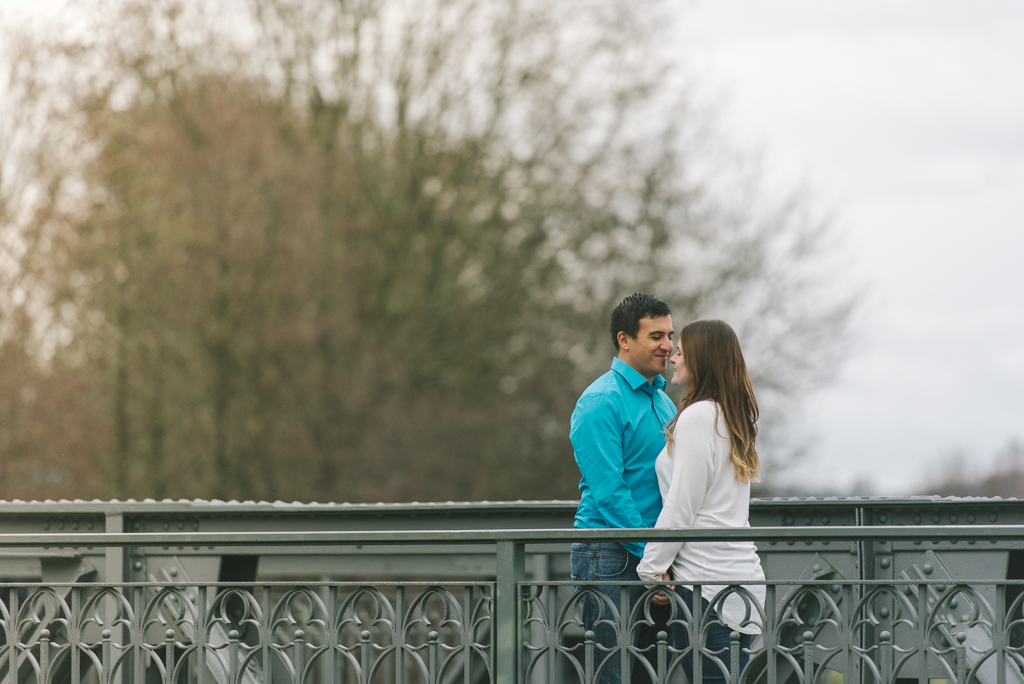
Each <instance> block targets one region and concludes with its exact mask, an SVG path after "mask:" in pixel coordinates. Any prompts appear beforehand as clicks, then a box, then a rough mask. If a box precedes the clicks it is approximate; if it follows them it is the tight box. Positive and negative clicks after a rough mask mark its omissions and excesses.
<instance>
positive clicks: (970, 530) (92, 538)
mask: <svg viewBox="0 0 1024 684" xmlns="http://www.w3.org/2000/svg"><path fill="white" fill-rule="evenodd" d="M653 540H666V541H762V542H789V541H793V542H798V541H823V540H828V541H830V542H857V541H879V542H893V541H910V542H914V541H975V542H979V541H1003V540H1013V541H1024V525H1021V526H1017V525H973V526H950V525H920V526H915V527H846V526H843V527H827V528H813V527H807V528H799V527H747V528H728V529H692V528H686V529H674V530H668V529H553V530H544V529H541V530H536V529H534V530H525V529H506V530H389V531H375V530H371V531H344V532H319V531H316V532H191V533H189V532H163V533H161V532H125V533H123V534H107V533H95V532H90V533H83V534H62V533H58V534H0V546H3V547H8V548H25V547H43V548H48V547H65V548H81V547H85V548H92V547H125V546H142V547H146V546H168V547H169V546H179V547H182V548H184V547H186V546H192V547H195V546H200V547H201V546H206V547H208V548H209V547H216V546H244V547H250V548H254V547H256V548H260V547H273V546H291V545H296V544H298V545H303V546H346V545H352V544H418V545H422V544H432V543H439V544H452V543H457V544H493V543H496V542H519V543H531V542H532V543H537V544H550V543H567V542H573V541H617V542H622V541H653Z"/></svg>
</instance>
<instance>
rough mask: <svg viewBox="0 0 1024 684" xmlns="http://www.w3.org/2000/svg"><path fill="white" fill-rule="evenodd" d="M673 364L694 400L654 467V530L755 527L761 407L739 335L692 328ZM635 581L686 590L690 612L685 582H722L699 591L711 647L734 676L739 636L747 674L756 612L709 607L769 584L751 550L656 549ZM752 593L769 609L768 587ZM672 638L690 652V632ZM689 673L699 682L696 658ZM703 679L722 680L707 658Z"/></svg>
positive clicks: (731, 603) (713, 327)
mask: <svg viewBox="0 0 1024 684" xmlns="http://www.w3.org/2000/svg"><path fill="white" fill-rule="evenodd" d="M670 360H671V361H672V364H673V365H674V366H675V372H674V373H673V375H672V384H674V385H677V386H679V387H682V388H684V389H685V390H686V394H685V395H684V396H683V399H682V401H680V402H679V409H678V411H677V412H676V415H675V418H673V419H672V421H671V422H670V423H669V424H668V427H667V428H666V433H667V434H666V436H667V443H666V445H665V448H664V449H663V450H662V452H661V453H660V454H659V455H658V459H657V461H656V463H655V472H656V473H657V475H658V486H659V488H660V489H661V498H662V501H663V508H662V510H661V515H659V517H658V522H657V523H656V524H655V527H659V528H686V527H693V528H708V527H712V528H718V527H749V526H750V523H749V522H748V520H747V517H748V512H749V508H750V483H751V481H754V482H757V481H759V478H758V469H759V462H758V458H757V450H756V449H755V448H754V439H755V437H756V436H757V400H756V399H755V398H754V390H753V387H752V385H751V383H750V376H749V375H748V374H747V366H746V363H745V362H744V361H743V352H742V351H741V350H740V343H739V340H738V339H737V337H736V333H735V332H733V329H732V328H730V327H729V326H728V325H727V324H726V323H724V322H722V321H694V322H693V323H690V324H689V325H687V326H685V327H684V328H683V329H682V331H681V332H680V334H679V347H678V350H677V351H676V353H675V354H674V355H673V356H672V358H671V359H670ZM637 573H638V574H639V576H640V579H641V580H644V581H645V582H659V581H668V580H675V581H677V582H679V583H680V584H679V585H678V586H677V587H675V591H676V592H677V593H678V594H679V595H680V596H681V597H682V599H683V601H684V602H685V604H686V605H687V606H688V607H691V609H692V606H693V593H692V590H691V588H690V587H687V586H685V583H687V582H709V581H710V582H715V583H716V584H703V585H702V587H701V595H702V605H703V608H702V611H701V612H702V613H703V615H704V623H705V624H708V625H709V629H708V631H707V632H706V634H707V643H706V644H705V646H706V648H707V649H708V650H709V651H710V652H711V653H713V654H716V655H717V658H718V659H719V660H720V661H721V662H722V663H724V664H725V666H726V667H728V665H729V660H730V658H729V643H730V633H731V632H733V631H737V632H739V633H740V644H741V647H742V650H741V657H740V667H741V669H742V667H744V666H745V665H746V663H747V660H748V658H749V654H748V653H747V651H748V650H749V648H750V640H751V635H752V634H759V633H760V625H759V618H758V611H757V607H756V606H753V605H750V601H749V600H745V597H744V596H741V595H739V594H735V593H733V594H730V595H729V596H728V598H727V599H726V600H725V602H724V604H723V603H720V602H716V605H715V606H712V605H711V603H710V601H711V600H713V599H714V598H715V595H716V594H717V593H718V592H719V591H720V590H722V589H724V588H725V586H723V585H722V584H721V583H722V582H723V581H725V582H729V581H732V580H736V581H738V580H763V579H764V571H763V570H762V569H761V562H760V560H759V559H758V557H757V551H756V548H755V547H754V544H753V542H699V543H697V542H686V543H683V542H649V543H648V544H647V546H646V548H645V550H644V556H643V560H642V561H641V562H640V565H639V566H638V567H637ZM745 589H746V591H748V592H750V594H752V595H753V596H754V598H755V599H756V600H757V601H758V602H759V603H760V604H761V605H762V606H763V605H764V594H765V590H764V585H751V586H748V587H745ZM662 598H663V599H664V598H667V597H664V596H663V595H662ZM660 602H664V601H660ZM712 608H714V609H715V610H713V611H712ZM709 611H711V612H713V613H714V614H708V613H709ZM671 632H672V637H671V638H672V642H673V644H672V645H673V646H674V647H675V648H679V649H682V648H686V646H687V645H688V643H689V638H688V634H687V629H686V626H685V625H683V624H676V625H674V626H673V627H672V630H671ZM684 667H685V669H686V671H687V678H688V679H690V680H691V681H692V674H691V670H692V659H690V658H688V659H687V661H686V662H684ZM702 670H703V679H704V681H705V682H707V681H716V680H722V679H724V677H723V672H722V670H721V666H720V665H719V664H718V663H717V662H715V661H714V660H712V659H710V658H707V657H705V658H704V659H703V665H702Z"/></svg>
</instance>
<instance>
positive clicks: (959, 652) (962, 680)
mask: <svg viewBox="0 0 1024 684" xmlns="http://www.w3.org/2000/svg"><path fill="white" fill-rule="evenodd" d="M954 639H956V684H967V649H966V648H965V647H964V642H965V641H967V634H966V633H964V632H960V633H959V634H957V635H956V636H955V637H954Z"/></svg>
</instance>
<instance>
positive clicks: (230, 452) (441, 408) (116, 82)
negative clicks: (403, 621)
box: [0, 0, 852, 501]
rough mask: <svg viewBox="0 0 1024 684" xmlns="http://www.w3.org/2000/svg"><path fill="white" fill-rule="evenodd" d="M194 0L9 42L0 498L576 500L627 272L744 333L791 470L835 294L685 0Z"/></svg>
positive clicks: (819, 372) (813, 239)
mask: <svg viewBox="0 0 1024 684" xmlns="http://www.w3.org/2000/svg"><path fill="white" fill-rule="evenodd" d="M213 4H214V5H216V4H217V3H213ZM210 5H211V4H210V3H202V2H198V0H197V1H194V2H193V1H190V0H181V1H177V0H153V1H150V2H134V1H131V0H120V1H117V0H109V1H106V2H98V3H96V4H94V5H89V6H87V7H86V6H82V5H76V8H75V9H74V10H72V9H69V10H68V12H69V14H68V16H69V17H70V18H69V19H67V21H66V23H65V25H64V27H63V28H57V27H54V26H52V25H51V26H48V27H47V33H45V34H41V33H39V32H35V33H32V32H21V33H16V32H10V31H9V32H7V33H6V34H5V36H4V37H5V40H6V42H5V50H4V53H5V54H4V55H3V57H4V62H3V64H4V68H5V72H4V75H3V77H2V83H0V93H2V98H3V100H2V104H0V240H2V251H3V254H2V261H0V316H2V321H0V468H2V471H0V496H3V497H4V498H8V499H9V498H13V497H21V498H36V497H38V498H42V497H48V498H58V497H118V498H126V497H135V498H142V497H157V498H161V497H175V498H177V497H217V498H254V499H277V498H283V499H299V500H320V501H325V500H338V501H342V500H348V501H378V500H380V501H400V500H411V499H418V500H444V499H453V498H454V499H514V498H531V499H541V498H552V497H562V498H572V497H575V496H576V495H577V491H576V484H577V480H578V477H579V475H578V471H577V469H576V466H575V463H574V461H573V458H572V450H571V446H570V444H569V442H568V437H567V434H568V419H569V414H570V413H571V411H572V407H573V405H574V402H575V400H576V398H577V397H578V395H579V393H580V392H581V391H582V389H583V388H584V387H585V386H586V385H587V384H589V383H590V382H591V381H592V380H593V379H594V378H595V377H596V376H597V375H599V374H600V373H602V372H604V370H606V369H607V366H608V363H609V361H610V358H611V356H612V352H613V349H612V347H611V343H610V340H609V336H608V334H607V331H606V327H607V318H608V313H609V312H610V310H611V308H612V307H613V306H614V304H615V303H616V302H617V301H618V300H619V299H621V297H623V296H624V295H626V294H629V293H631V292H633V291H636V290H646V291H650V292H653V293H656V294H658V295H659V296H661V297H662V298H664V299H665V300H666V301H668V302H669V304H670V305H671V306H672V309H673V315H674V318H675V321H676V323H677V324H682V323H684V322H685V321H687V320H689V319H692V318H695V317H699V316H716V317H722V318H725V319H726V320H728V321H730V322H731V323H732V324H733V325H734V327H736V328H737V331H738V332H739V333H740V336H741V339H742V341H743V343H744V345H745V350H746V353H747V358H748V364H749V365H750V367H751V370H752V371H753V374H754V376H755V382H756V385H757V389H758V393H759V398H760V399H761V403H762V405H763V408H764V415H765V418H764V425H765V432H764V439H763V440H762V451H763V452H764V456H765V459H766V462H768V463H769V464H771V463H772V462H773V461H774V462H775V463H779V462H781V461H782V460H784V455H785V453H786V449H787V448H789V447H791V446H792V443H791V440H787V439H785V435H786V432H787V431H786V430H785V429H783V426H785V425H786V423H785V422H784V421H783V420H782V418H783V417H784V416H786V415H788V414H790V413H791V412H792V411H793V408H794V407H795V406H796V405H797V404H798V403H799V400H800V398H801V397H802V396H805V395H806V393H807V391H808V390H810V389H812V388H813V387H815V386H817V385H818V384H819V383H821V382H822V381H823V380H826V379H827V378H828V376H829V373H830V372H831V371H832V369H834V368H835V364H836V362H837V360H838V359H840V358H841V356H842V353H843V349H844V342H845V340H846V339H847V333H846V331H847V324H848V321H849V316H850V311H851V303H852V298H851V297H850V296H848V294H844V293H843V292H842V291H840V290H839V289H838V288H836V287H834V283H833V281H832V280H831V279H830V276H831V271H830V268H829V267H828V265H827V261H826V260H825V256H827V251H823V250H824V241H825V240H826V239H827V237H828V235H829V234H828V230H827V229H828V224H827V222H826V221H822V220H819V218H818V217H817V215H816V213H815V212H814V211H812V207H811V206H810V203H809V202H808V201H807V199H806V198H805V197H803V196H802V195H801V194H800V193H794V195H793V197H792V198H791V199H790V200H788V201H783V202H771V201H768V200H766V199H765V194H764V193H763V192H761V191H760V190H759V188H758V183H757V172H756V164H753V163H751V162H750V160H749V159H747V158H746V157H744V156H743V155H742V154H736V153H735V152H733V151H732V150H731V149H730V148H729V147H728V146H727V145H725V144H723V142H722V140H721V139H720V137H719V136H717V135H716V134H715V133H714V126H713V117H712V116H710V115H709V114H708V110H706V109H703V108H701V107H699V106H696V105H695V104H694V97H693V93H694V85H693V83H692V82H691V80H690V79H688V78H686V77H684V76H683V75H682V74H683V73H684V72H683V70H682V69H680V68H678V65H675V64H674V62H673V59H670V58H668V57H666V54H667V48H668V47H669V45H668V44H667V43H666V41H667V40H668V38H667V34H666V30H665V27H666V26H669V25H671V22H672V21H673V20H674V17H675V14H674V12H675V10H674V8H672V7H670V6H668V5H664V6H659V5H656V4H648V3H645V4H642V5H640V6H637V5H636V4H635V3H629V2H624V1H619V0H608V1H607V2H601V3H589V2H587V3H576V2H565V3H561V2H559V3H553V2H542V1H534V0H519V1H517V2H504V1H496V0H426V1H423V0H415V1H414V0H375V1H369V0H251V1H249V2H241V1H240V2H237V3H224V4H222V5H220V6H218V7H212V6H210Z"/></svg>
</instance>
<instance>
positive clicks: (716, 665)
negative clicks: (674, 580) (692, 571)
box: [669, 586, 750, 684]
mask: <svg viewBox="0 0 1024 684" xmlns="http://www.w3.org/2000/svg"><path fill="white" fill-rule="evenodd" d="M676 593H677V594H679V596H680V598H682V599H683V603H684V604H686V606H687V607H688V608H689V609H690V610H691V611H692V610H693V592H692V591H690V590H689V589H687V588H686V587H683V586H677V587H676ZM700 601H701V606H702V607H701V618H702V619H701V622H703V624H705V625H707V631H706V634H707V641H706V642H705V644H704V646H705V649H706V650H707V651H708V652H709V653H710V656H714V657H710V656H708V655H705V656H703V657H702V658H701V669H702V672H701V681H703V682H705V683H707V682H725V681H726V680H727V679H728V677H727V676H726V672H728V669H729V663H730V660H731V657H730V653H729V647H730V645H731V639H730V635H731V634H732V632H733V631H734V630H733V629H732V628H731V627H729V626H728V625H726V624H723V623H721V622H719V621H718V615H717V614H716V613H715V611H713V610H711V604H710V603H708V600H707V599H706V598H704V597H703V596H702V597H701V599H700ZM669 643H670V644H671V645H672V648H674V649H676V650H683V649H685V648H687V647H689V645H690V633H689V630H688V629H687V626H686V625H685V624H673V625H672V628H671V629H670V630H669ZM749 650H750V635H749V634H743V633H740V668H739V671H740V672H743V668H744V667H746V666H747V662H748V661H749V660H750V653H749V652H748V651H749ZM723 667H725V671H723V670H722V668H723ZM683 673H684V674H685V675H686V681H688V682H691V683H692V684H696V683H695V682H694V681H693V657H692V655H689V656H687V657H686V659H684V660H683Z"/></svg>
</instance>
